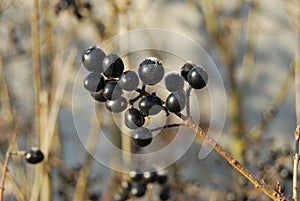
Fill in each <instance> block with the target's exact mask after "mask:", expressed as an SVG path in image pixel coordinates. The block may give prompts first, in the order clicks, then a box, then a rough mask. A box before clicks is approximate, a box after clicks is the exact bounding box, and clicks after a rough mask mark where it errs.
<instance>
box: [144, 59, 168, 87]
mask: <svg viewBox="0 0 300 201" xmlns="http://www.w3.org/2000/svg"><path fill="white" fill-rule="evenodd" d="M138 73H139V76H140V79H141V80H142V82H143V83H144V84H149V85H154V84H157V83H159V82H160V81H161V80H162V78H163V76H164V67H163V65H162V64H161V62H160V61H159V60H158V59H157V58H153V57H149V58H147V59H145V60H144V61H142V63H140V65H139V67H138Z"/></svg>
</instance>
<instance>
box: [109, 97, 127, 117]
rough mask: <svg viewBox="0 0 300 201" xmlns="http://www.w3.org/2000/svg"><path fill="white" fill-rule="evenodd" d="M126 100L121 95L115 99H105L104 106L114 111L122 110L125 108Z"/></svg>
mask: <svg viewBox="0 0 300 201" xmlns="http://www.w3.org/2000/svg"><path fill="white" fill-rule="evenodd" d="M127 105H128V104H127V100H126V98H124V97H123V96H121V97H119V98H118V99H117V100H107V101H106V103H105V107H106V108H107V109H108V110H109V111H111V112H114V113H120V112H123V111H124V110H125V109H126V108H127Z"/></svg>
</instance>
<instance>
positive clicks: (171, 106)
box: [166, 91, 186, 113]
mask: <svg viewBox="0 0 300 201" xmlns="http://www.w3.org/2000/svg"><path fill="white" fill-rule="evenodd" d="M185 101H186V94H185V92H184V91H175V92H172V93H171V94H170V95H169V96H168V97H167V100H166V106H167V109H168V110H169V111H170V112H173V113H178V112H180V111H182V110H183V109H184V107H185Z"/></svg>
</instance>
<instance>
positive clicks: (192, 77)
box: [187, 66, 208, 89]
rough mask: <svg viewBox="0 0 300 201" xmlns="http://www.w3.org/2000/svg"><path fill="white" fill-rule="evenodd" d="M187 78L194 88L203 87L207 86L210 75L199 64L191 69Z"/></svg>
mask: <svg viewBox="0 0 300 201" xmlns="http://www.w3.org/2000/svg"><path fill="white" fill-rule="evenodd" d="M187 80H188V83H189V84H190V85H191V86H192V87H193V88H194V89H202V88H203V87H205V86H206V83H207V81H208V75H207V73H206V71H205V70H203V69H202V68H200V67H198V66H197V67H194V68H192V69H191V70H190V71H189V73H188V75H187Z"/></svg>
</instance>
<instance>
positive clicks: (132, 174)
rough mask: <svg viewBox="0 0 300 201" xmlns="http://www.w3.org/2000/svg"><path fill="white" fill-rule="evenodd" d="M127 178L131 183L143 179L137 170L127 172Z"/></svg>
mask: <svg viewBox="0 0 300 201" xmlns="http://www.w3.org/2000/svg"><path fill="white" fill-rule="evenodd" d="M129 177H130V179H131V180H132V181H140V180H141V179H143V174H142V173H141V172H140V171H139V170H131V171H130V172H129Z"/></svg>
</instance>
